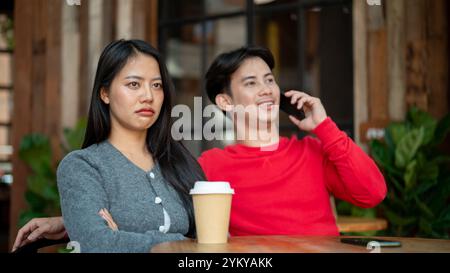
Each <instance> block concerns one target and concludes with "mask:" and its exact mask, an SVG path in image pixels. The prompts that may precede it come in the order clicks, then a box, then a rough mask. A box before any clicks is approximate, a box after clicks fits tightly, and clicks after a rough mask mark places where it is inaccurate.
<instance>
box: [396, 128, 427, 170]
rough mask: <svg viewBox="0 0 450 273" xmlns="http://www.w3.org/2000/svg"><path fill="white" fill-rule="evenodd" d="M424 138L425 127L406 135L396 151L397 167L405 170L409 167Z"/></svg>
mask: <svg viewBox="0 0 450 273" xmlns="http://www.w3.org/2000/svg"><path fill="white" fill-rule="evenodd" d="M423 136H424V129H423V127H420V129H413V130H411V131H410V132H408V133H407V134H406V135H404V137H403V138H402V139H401V140H400V142H399V143H398V145H397V148H396V149H395V165H396V166H397V167H399V168H404V167H406V166H407V165H408V163H409V162H410V161H411V159H412V158H413V157H414V155H415V154H416V152H417V150H418V149H419V147H420V146H421V145H422V141H423Z"/></svg>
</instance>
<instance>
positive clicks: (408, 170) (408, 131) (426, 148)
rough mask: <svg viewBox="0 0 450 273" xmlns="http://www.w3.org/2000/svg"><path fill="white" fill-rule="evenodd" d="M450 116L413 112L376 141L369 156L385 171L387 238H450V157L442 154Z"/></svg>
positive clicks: (381, 206) (389, 128) (384, 205)
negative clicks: (440, 117) (440, 116)
mask: <svg viewBox="0 0 450 273" xmlns="http://www.w3.org/2000/svg"><path fill="white" fill-rule="evenodd" d="M449 130H450V115H447V116H445V117H444V118H442V119H441V120H439V121H438V120H436V119H434V118H433V117H431V116H430V115H429V114H428V113H426V112H424V111H421V110H419V109H417V108H412V109H411V110H410V111H409V112H408V114H407V117H406V119H405V121H403V122H393V123H391V124H390V125H388V127H387V128H386V129H385V137H384V139H383V140H382V141H381V140H372V141H371V142H370V144H369V146H370V151H371V155H372V157H373V158H374V160H375V162H376V163H377V164H378V166H379V167H380V169H381V170H382V171H383V174H384V177H385V179H386V183H387V186H388V195H387V197H386V199H385V200H384V201H383V203H382V204H381V205H380V210H381V212H382V214H383V216H384V217H385V218H386V219H387V220H388V222H389V227H388V229H387V230H386V231H384V232H383V233H384V234H385V235H389V236H408V237H414V236H418V237H432V238H449V232H450V206H449V197H450V168H449V164H450V156H449V155H448V154H444V153H443V152H442V150H441V149H440V146H441V144H442V143H443V142H444V140H445V138H446V136H447V134H448V132H449Z"/></svg>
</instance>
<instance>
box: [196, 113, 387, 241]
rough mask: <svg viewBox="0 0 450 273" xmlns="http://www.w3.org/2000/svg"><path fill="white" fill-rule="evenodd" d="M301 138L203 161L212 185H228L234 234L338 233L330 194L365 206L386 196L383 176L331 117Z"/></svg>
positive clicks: (208, 155)
mask: <svg viewBox="0 0 450 273" xmlns="http://www.w3.org/2000/svg"><path fill="white" fill-rule="evenodd" d="M313 133H314V134H315V135H316V136H317V137H318V139H316V138H312V137H305V138H303V139H301V140H298V139H297V138H296V137H292V138H291V139H288V138H285V137H282V138H281V139H280V142H279V145H278V148H277V149H276V150H274V151H261V149H260V148H257V147H248V146H244V145H239V144H238V145H231V146H228V147H225V149H223V150H221V149H217V148H215V149H211V150H209V151H206V152H204V153H203V154H202V155H201V156H200V158H199V159H198V160H199V162H200V165H201V166H202V168H203V170H204V172H205V174H206V177H207V178H208V180H209V181H228V182H230V184H231V186H232V187H233V188H234V190H235V195H234V196H233V201H232V208H231V218H230V234H231V235H235V236H236V235H262V234H268V235H276V234H291V235H295V234H298V235H339V232H338V229H337V226H336V222H335V218H334V215H333V211H332V207H331V204H330V194H332V195H334V196H335V197H336V198H339V199H342V200H345V201H348V202H350V203H352V204H355V205H357V206H360V207H363V208H369V207H374V206H376V205H377V204H379V203H380V202H381V201H382V200H383V199H384V197H385V196H386V184H385V181H384V178H383V175H382V174H381V173H380V171H379V170H378V168H377V166H376V165H375V163H374V162H373V160H372V159H371V158H370V157H369V156H367V155H366V154H365V152H364V151H363V150H361V149H360V148H359V146H357V145H356V144H355V143H354V142H353V141H352V140H351V139H350V138H349V137H348V136H347V135H346V134H345V133H344V132H342V131H340V130H339V128H338V127H337V126H336V124H335V123H334V122H333V121H332V120H331V119H330V118H327V119H326V120H325V121H323V122H322V123H321V124H319V125H318V126H317V127H316V129H315V130H314V131H313Z"/></svg>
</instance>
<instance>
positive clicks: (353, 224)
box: [336, 216, 388, 232]
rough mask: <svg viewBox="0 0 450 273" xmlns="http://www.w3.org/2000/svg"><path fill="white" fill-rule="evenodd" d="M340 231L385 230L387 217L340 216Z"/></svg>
mask: <svg viewBox="0 0 450 273" xmlns="http://www.w3.org/2000/svg"><path fill="white" fill-rule="evenodd" d="M336 225H337V226H338V228H339V232H365V231H376V230H384V229H386V228H387V226H388V223H387V221H386V220H385V219H380V218H363V217H349V216H339V217H338V218H337V220H336Z"/></svg>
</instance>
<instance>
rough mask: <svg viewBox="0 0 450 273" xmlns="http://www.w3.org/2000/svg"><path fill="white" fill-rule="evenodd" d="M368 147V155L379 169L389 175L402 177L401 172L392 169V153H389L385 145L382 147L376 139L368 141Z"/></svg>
mask: <svg viewBox="0 0 450 273" xmlns="http://www.w3.org/2000/svg"><path fill="white" fill-rule="evenodd" d="M369 146H370V155H371V156H372V158H373V159H374V160H375V162H376V163H377V164H378V166H380V168H382V169H383V170H385V171H387V172H388V173H391V174H395V175H398V176H401V175H402V172H401V171H400V170H398V169H395V168H394V167H393V166H394V164H393V162H394V153H393V151H390V150H389V148H388V147H387V146H386V145H384V144H383V143H382V142H380V141H379V140H377V139H375V140H372V141H370V142H369Z"/></svg>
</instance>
